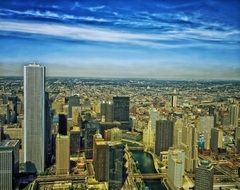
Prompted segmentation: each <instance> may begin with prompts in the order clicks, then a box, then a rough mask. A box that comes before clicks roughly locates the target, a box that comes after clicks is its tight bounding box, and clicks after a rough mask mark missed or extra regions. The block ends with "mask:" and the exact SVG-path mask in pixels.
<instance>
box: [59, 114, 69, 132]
mask: <svg viewBox="0 0 240 190" xmlns="http://www.w3.org/2000/svg"><path fill="white" fill-rule="evenodd" d="M58 133H59V134H60V135H67V116H66V115H65V114H59V115H58Z"/></svg>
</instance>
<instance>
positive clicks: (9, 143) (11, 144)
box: [0, 140, 19, 148]
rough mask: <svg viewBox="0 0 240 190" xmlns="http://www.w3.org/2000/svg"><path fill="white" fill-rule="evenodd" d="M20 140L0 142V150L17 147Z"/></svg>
mask: <svg viewBox="0 0 240 190" xmlns="http://www.w3.org/2000/svg"><path fill="white" fill-rule="evenodd" d="M18 142H19V140H3V141H2V142H0V148H1V147H14V146H16V145H17V143H18Z"/></svg>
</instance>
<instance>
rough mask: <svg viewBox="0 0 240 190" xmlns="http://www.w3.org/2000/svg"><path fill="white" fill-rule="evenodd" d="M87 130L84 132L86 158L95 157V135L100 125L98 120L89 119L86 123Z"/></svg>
mask: <svg viewBox="0 0 240 190" xmlns="http://www.w3.org/2000/svg"><path fill="white" fill-rule="evenodd" d="M84 125H85V132H84V149H86V151H85V155H86V158H87V159H89V158H92V157H93V151H92V149H93V135H95V134H96V132H97V130H99V128H100V126H99V124H98V123H97V122H93V121H88V122H86V123H85V124H84Z"/></svg>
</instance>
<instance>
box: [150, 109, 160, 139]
mask: <svg viewBox="0 0 240 190" xmlns="http://www.w3.org/2000/svg"><path fill="white" fill-rule="evenodd" d="M149 116H150V122H151V128H152V131H153V133H154V134H155V133H156V121H157V120H158V119H159V113H158V111H157V110H156V109H155V108H152V109H151V110H150V112H149Z"/></svg>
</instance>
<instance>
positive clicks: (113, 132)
mask: <svg viewBox="0 0 240 190" xmlns="http://www.w3.org/2000/svg"><path fill="white" fill-rule="evenodd" d="M104 139H105V140H106V141H120V140H121V139H122V131H121V129H119V128H112V129H107V130H105V131H104Z"/></svg>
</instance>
